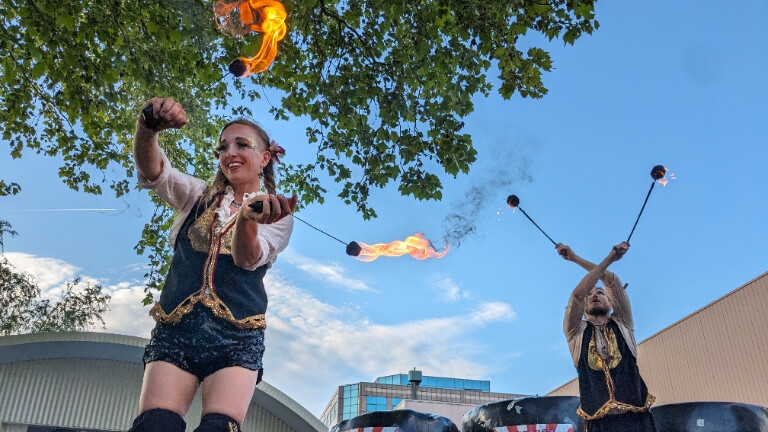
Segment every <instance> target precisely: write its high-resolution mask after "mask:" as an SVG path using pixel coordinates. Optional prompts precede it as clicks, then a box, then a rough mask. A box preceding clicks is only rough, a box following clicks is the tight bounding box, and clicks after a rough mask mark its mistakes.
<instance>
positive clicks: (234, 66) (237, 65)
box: [229, 59, 248, 77]
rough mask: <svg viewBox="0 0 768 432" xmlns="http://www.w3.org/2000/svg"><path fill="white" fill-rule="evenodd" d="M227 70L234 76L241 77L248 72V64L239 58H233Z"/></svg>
mask: <svg viewBox="0 0 768 432" xmlns="http://www.w3.org/2000/svg"><path fill="white" fill-rule="evenodd" d="M229 72H231V73H232V75H234V76H236V77H241V76H243V75H245V73H246V72H248V66H246V64H245V62H244V61H242V60H241V59H235V60H233V61H232V63H230V64H229Z"/></svg>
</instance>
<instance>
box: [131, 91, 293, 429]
mask: <svg viewBox="0 0 768 432" xmlns="http://www.w3.org/2000/svg"><path fill="white" fill-rule="evenodd" d="M147 106H151V107H152V117H153V118H151V119H149V118H146V117H145V115H146V112H142V114H141V115H140V116H139V118H138V120H137V122H136V133H135V136H134V147H133V153H134V159H135V161H136V168H137V171H138V176H139V183H140V184H141V186H142V187H144V188H148V189H151V190H153V191H154V192H155V194H157V195H158V196H159V197H161V198H162V199H163V200H165V201H166V202H167V203H168V204H169V205H170V206H171V207H172V208H173V209H174V210H175V211H176V212H177V218H176V221H175V222H174V224H173V227H172V228H171V234H170V241H171V243H172V244H173V246H174V253H173V258H172V260H171V266H170V270H169V272H168V274H167V276H166V279H165V285H164V288H163V290H162V292H161V294H160V299H159V301H158V302H157V303H156V304H155V305H154V307H153V308H152V309H151V311H150V315H151V316H152V317H153V318H154V319H155V321H156V325H155V328H154V329H153V330H152V337H151V340H150V342H149V344H148V345H147V347H146V349H145V351H144V365H145V366H144V380H143V384H142V390H141V396H140V400H139V416H138V417H137V418H136V419H135V420H134V422H133V427H132V428H131V431H133V432H154V431H158V432H159V431H163V432H183V431H184V430H185V429H186V423H185V421H184V415H186V413H187V411H188V410H189V407H190V405H191V403H192V399H193V398H194V396H195V394H196V392H197V389H198V387H199V386H200V385H202V405H203V411H202V418H201V421H200V425H199V426H198V427H197V428H196V429H195V431H197V432H214V431H222V432H223V431H226V432H236V431H238V430H239V429H240V425H241V424H242V422H243V420H244V419H245V414H246V412H247V409H248V405H249V404H250V401H251V398H252V396H253V392H254V390H255V386H256V384H257V383H258V382H259V381H260V380H261V376H262V371H263V368H262V356H263V354H264V329H265V327H266V322H265V319H264V313H265V312H266V310H267V295H266V291H265V289H264V281H263V279H264V275H265V273H266V271H267V269H269V268H270V267H271V265H272V263H273V262H274V261H275V259H276V258H277V254H278V253H280V252H281V251H283V250H284V249H285V248H286V246H287V245H288V241H289V239H290V236H291V232H292V230H293V218H290V217H287V216H288V215H290V214H291V213H292V212H293V210H294V209H295V207H296V203H297V200H298V198H297V196H296V195H295V194H294V195H293V196H292V197H290V198H288V197H285V196H282V195H278V194H276V192H275V186H276V185H275V178H274V163H275V162H279V160H278V156H279V154H284V153H285V151H284V150H283V149H282V147H280V146H278V145H277V144H276V143H275V142H274V141H272V140H270V138H269V136H268V135H267V134H266V132H265V131H264V130H263V129H262V128H261V127H260V126H258V125H257V124H255V123H253V122H251V121H249V120H246V119H238V120H235V121H233V122H231V123H229V124H227V125H226V126H224V128H223V129H222V131H221V134H220V136H219V141H218V143H217V144H216V148H215V150H214V152H213V153H214V155H215V156H216V157H217V158H218V164H219V166H218V171H217V173H216V175H215V177H214V179H213V181H212V183H211V184H210V185H209V184H208V183H207V182H206V181H204V180H202V179H198V178H196V177H193V176H191V175H188V174H186V173H183V172H181V171H179V170H177V169H175V168H173V167H171V165H170V163H169V162H168V158H167V157H166V156H165V154H164V153H163V152H162V151H161V150H160V147H159V145H158V139H157V135H158V133H159V132H161V131H163V130H166V129H179V128H182V127H184V125H186V124H187V123H188V120H187V118H186V113H185V111H184V109H183V107H182V106H181V105H180V104H179V103H178V102H175V101H174V100H173V99H171V98H153V99H151V100H150V101H148V103H147ZM262 189H266V193H265V192H264V191H262ZM255 203H261V204H260V206H261V209H260V210H261V211H256V210H255V208H258V207H257V206H256V205H253V204H255Z"/></svg>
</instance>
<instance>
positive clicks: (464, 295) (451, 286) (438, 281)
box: [430, 275, 472, 302]
mask: <svg viewBox="0 0 768 432" xmlns="http://www.w3.org/2000/svg"><path fill="white" fill-rule="evenodd" d="M430 282H431V285H432V288H433V289H434V290H436V291H438V292H439V293H440V294H441V297H442V298H443V300H445V301H449V302H457V301H460V300H467V299H470V298H472V293H471V292H469V291H467V290H462V289H461V288H460V287H459V286H458V285H456V282H454V281H453V280H452V279H451V278H449V277H446V276H442V275H435V276H433V277H432V279H431V281H430Z"/></svg>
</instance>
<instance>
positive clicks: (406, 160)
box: [0, 0, 598, 266]
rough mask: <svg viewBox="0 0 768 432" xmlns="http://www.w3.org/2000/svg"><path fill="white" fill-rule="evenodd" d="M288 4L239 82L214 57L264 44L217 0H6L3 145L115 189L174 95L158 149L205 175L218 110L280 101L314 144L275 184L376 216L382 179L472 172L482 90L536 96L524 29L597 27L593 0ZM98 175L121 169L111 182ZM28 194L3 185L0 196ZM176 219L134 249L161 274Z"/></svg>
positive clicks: (86, 182) (535, 55) (431, 184)
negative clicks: (179, 119) (140, 117)
mask: <svg viewBox="0 0 768 432" xmlns="http://www.w3.org/2000/svg"><path fill="white" fill-rule="evenodd" d="M284 4H285V7H286V9H287V10H288V22H287V24H288V36H287V37H286V38H285V39H283V41H281V42H280V46H279V54H278V56H277V58H276V60H275V62H274V64H273V65H272V67H271V68H270V69H268V70H267V71H265V72H263V73H260V74H258V75H253V76H251V77H249V78H246V79H242V80H241V79H235V78H232V76H231V75H229V76H225V75H226V65H227V64H229V62H230V61H232V60H233V59H235V58H237V57H240V56H249V55H251V54H252V53H255V52H256V51H258V48H259V46H260V44H261V38H260V36H259V35H254V36H248V37H243V38H234V37H231V36H229V35H225V34H223V33H221V32H220V31H219V30H218V29H217V28H216V26H215V23H214V20H213V13H212V9H213V3H212V2H208V1H203V0H162V1H161V0H155V1H153V0H143V1H133V0H108V1H93V0H57V1H53V0H34V1H27V0H24V1H21V0H5V1H3V2H2V5H0V17H2V18H0V20H2V27H1V28H0V50H1V51H2V52H3V53H4V54H5V55H4V56H2V57H1V58H0V65H2V66H0V100H1V101H2V103H3V106H4V107H5V108H6V109H5V110H2V112H0V133H2V138H3V139H4V140H5V141H6V142H8V143H9V145H10V152H11V154H12V155H13V157H15V158H18V157H21V156H22V153H23V151H24V150H30V151H35V152H39V153H43V154H46V155H49V156H56V157H58V158H60V159H61V160H63V164H62V166H61V168H60V169H59V176H60V177H61V179H62V181H63V182H64V183H65V184H67V185H68V186H69V187H71V188H73V189H75V190H83V191H86V192H89V193H95V194H100V193H103V190H102V187H108V188H110V189H111V190H112V191H113V193H115V194H116V195H117V196H121V195H123V194H125V193H126V192H127V191H128V190H129V189H130V188H131V187H133V180H132V178H133V164H132V161H131V138H132V132H133V129H134V127H133V126H134V122H135V119H136V116H137V113H138V111H139V110H140V108H141V107H142V106H143V104H144V101H146V100H147V99H148V98H150V97H152V96H172V97H174V98H175V99H176V100H179V101H183V103H184V106H185V109H186V111H187V113H188V116H189V118H190V119H191V122H190V124H189V125H188V126H187V127H185V128H183V129H182V130H180V131H178V132H174V133H164V134H162V137H161V143H162V145H163V147H164V149H165V151H166V152H167V154H168V156H169V158H170V160H171V161H172V163H173V164H175V165H176V166H178V167H181V168H184V169H185V170H187V171H189V172H190V173H192V174H195V175H198V176H203V177H207V176H208V175H210V173H211V169H212V166H211V159H210V157H209V154H210V152H209V149H210V148H211V144H210V143H211V142H213V141H214V139H215V138H214V137H215V136H216V134H217V132H218V129H219V127H220V126H221V125H222V124H223V120H224V119H222V118H221V116H219V115H217V114H215V113H216V112H227V113H229V112H231V113H233V114H234V115H241V114H242V115H248V114H249V113H250V110H249V108H248V107H249V106H250V105H251V104H252V103H253V102H254V101H255V100H257V99H261V98H262V97H263V96H264V95H265V92H267V91H276V92H277V93H278V94H280V95H281V100H280V102H279V104H276V105H274V106H272V108H271V113H272V114H273V115H274V116H275V118H277V119H284V120H288V119H291V118H298V117H304V118H308V119H310V120H311V122H310V123H311V126H309V127H308V128H307V130H306V135H307V140H308V142H309V143H311V144H313V145H315V146H316V147H317V152H316V159H315V160H314V161H310V162H307V163H301V164H298V163H297V164H294V165H287V166H284V167H283V168H282V169H283V172H282V178H283V185H284V189H285V190H293V191H296V192H297V193H299V196H300V197H301V200H302V203H303V204H304V205H307V204H310V203H313V202H323V200H324V199H325V196H326V195H327V194H328V193H329V192H328V187H329V185H328V184H327V183H325V184H323V183H321V180H320V179H321V178H329V179H330V180H332V181H333V182H334V183H335V184H336V185H335V186H334V188H338V189H336V190H340V192H338V197H339V198H340V199H342V200H343V201H344V202H346V203H347V204H351V205H353V206H355V207H356V209H357V210H358V211H359V212H360V213H361V214H362V216H363V217H364V218H371V217H375V216H376V212H375V210H374V209H373V208H372V207H371V206H370V205H369V196H370V193H371V190H372V189H373V188H383V187H385V186H388V185H390V184H394V185H396V187H397V188H398V190H399V191H400V192H401V193H402V194H403V195H407V196H413V197H415V198H418V199H440V198H441V191H442V183H441V181H440V177H439V176H440V175H441V174H448V175H451V176H457V175H459V174H465V173H467V172H468V171H469V169H470V166H471V165H472V163H473V162H475V159H476V155H477V151H476V150H475V148H474V147H473V144H472V139H471V137H470V136H469V135H468V134H466V133H464V132H463V127H464V123H463V121H462V119H463V118H465V117H466V116H467V115H468V114H470V113H471V112H472V111H473V109H474V106H473V102H472V98H473V96H475V95H478V94H480V95H488V94H489V93H490V92H491V91H492V90H493V86H492V81H493V82H498V83H499V84H498V91H499V92H500V94H501V95H502V96H503V97H504V98H510V97H511V96H512V95H513V94H514V93H519V94H520V95H521V96H523V97H532V98H540V97H542V96H544V95H545V94H546V93H547V89H546V87H544V85H543V83H542V73H543V72H546V71H549V70H550V69H551V67H552V60H551V58H550V56H549V53H548V52H547V51H545V50H543V49H541V48H538V47H527V48H526V47H524V44H526V43H529V42H526V41H524V40H523V38H524V37H525V36H526V35H527V34H528V32H532V33H535V34H540V35H543V36H544V37H545V38H547V39H549V40H552V39H555V38H559V39H561V40H562V41H563V42H564V43H566V44H573V43H574V42H575V41H576V40H577V39H578V38H579V37H581V36H582V35H583V34H584V33H587V34H589V33H591V32H592V31H593V30H595V29H596V28H597V27H598V23H597V21H596V20H595V16H594V0H506V1H502V0H485V1H479V0H419V1H404V0H286V1H285V2H284ZM491 73H498V76H497V77H496V78H497V81H495V80H493V79H492V77H489V74H491ZM222 78H223V79H222ZM227 117H229V116H227ZM109 165H112V166H118V167H121V168H122V169H121V170H120V172H124V173H125V175H124V176H117V177H116V178H115V177H114V176H107V174H106V172H107V171H106V170H107V167H108V166H109ZM2 175H3V176H6V175H8V173H7V172H4V173H3V174H2ZM22 187H23V185H18V184H16V183H13V181H12V179H3V178H0V195H7V194H14V193H18V192H19V191H20V190H21V188H22ZM171 216H172V215H171V213H170V212H169V211H168V210H167V209H165V210H163V209H158V211H157V212H156V214H155V215H154V217H153V219H152V221H151V222H150V224H148V225H147V228H146V229H145V231H144V234H143V238H142V240H141V241H140V242H139V245H138V246H137V250H138V251H139V252H140V253H145V252H146V249H147V248H149V249H150V251H149V255H150V259H151V261H152V262H153V263H154V264H157V265H161V266H162V265H163V263H166V262H167V260H166V257H167V245H166V244H164V243H162V241H161V240H160V239H161V238H163V234H164V232H165V230H167V228H168V226H169V224H168V222H167V219H168V218H169V217H171ZM161 243H162V244H161Z"/></svg>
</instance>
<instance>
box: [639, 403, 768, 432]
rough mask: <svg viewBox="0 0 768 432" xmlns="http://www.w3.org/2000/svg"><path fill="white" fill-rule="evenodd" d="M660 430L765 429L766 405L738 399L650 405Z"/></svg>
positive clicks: (729, 431) (766, 431) (716, 431)
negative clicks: (735, 400) (732, 400)
mask: <svg viewBox="0 0 768 432" xmlns="http://www.w3.org/2000/svg"><path fill="white" fill-rule="evenodd" d="M651 415H652V416H653V422H654V423H656V429H658V430H659V432H741V431H750V432H768V408H766V407H764V406H760V405H751V404H746V403H738V402H683V403H673V404H666V405H659V406H654V407H651Z"/></svg>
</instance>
